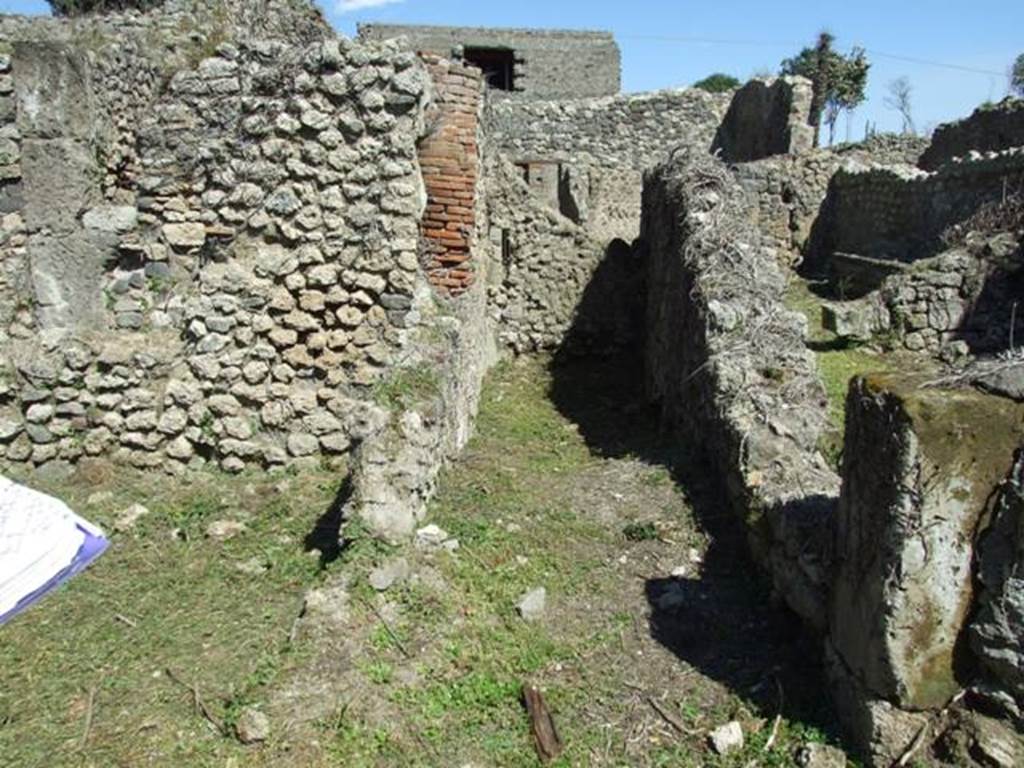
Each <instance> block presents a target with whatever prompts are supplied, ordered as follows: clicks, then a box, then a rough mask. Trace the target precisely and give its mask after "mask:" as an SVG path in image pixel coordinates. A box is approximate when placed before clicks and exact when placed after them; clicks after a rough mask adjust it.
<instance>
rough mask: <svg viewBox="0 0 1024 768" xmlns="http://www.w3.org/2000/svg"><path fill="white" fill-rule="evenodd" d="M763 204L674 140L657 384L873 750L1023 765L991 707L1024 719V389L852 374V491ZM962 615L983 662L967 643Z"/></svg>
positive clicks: (886, 760)
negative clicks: (834, 450)
mask: <svg viewBox="0 0 1024 768" xmlns="http://www.w3.org/2000/svg"><path fill="white" fill-rule="evenodd" d="M755 205H756V201H755V200H753V199H751V198H750V197H749V195H745V194H744V192H743V190H742V187H741V186H740V184H739V183H738V181H737V180H736V179H735V178H734V177H732V176H730V174H729V172H728V171H727V170H726V169H725V168H724V167H722V166H721V165H720V164H719V163H718V162H717V161H715V160H714V159H712V158H709V157H702V156H700V155H698V154H689V155H682V154H681V155H680V156H678V157H677V158H675V159H674V161H673V162H672V163H669V164H667V165H665V166H663V167H661V168H659V169H656V170H655V171H653V172H651V173H649V174H648V175H647V178H646V184H645V190H644V220H643V226H642V244H643V248H644V250H645V252H646V254H647V266H646V271H647V321H646V328H645V335H646V347H645V376H646V380H647V387H648V391H649V393H650V395H651V396H652V397H653V398H654V399H655V400H656V401H657V402H658V403H659V404H660V406H661V409H662V413H663V417H664V421H665V423H666V424H668V425H671V426H672V427H673V428H674V429H675V430H677V433H678V434H679V436H680V439H685V440H687V441H688V442H689V443H691V444H694V445H696V446H698V447H699V448H698V450H699V452H700V454H701V455H702V457H703V458H704V459H705V460H706V461H707V463H708V470H709V474H710V475H711V476H712V477H716V478H718V479H719V482H720V483H721V485H722V492H723V497H724V498H725V499H726V500H727V503H728V505H729V507H730V508H731V510H732V511H733V512H734V513H735V514H736V515H738V516H739V517H740V518H741V519H743V520H744V521H745V523H746V525H747V530H748V534H749V539H750V544H751V549H752V552H753V554H754V556H755V559H756V560H757V561H758V562H759V563H761V565H762V566H763V567H764V568H765V570H766V571H767V573H768V574H769V575H770V576H771V579H772V582H773V584H774V586H775V588H776V590H777V593H778V594H779V596H780V597H782V598H783V599H784V600H785V601H786V602H787V603H788V604H789V606H790V607H791V608H792V609H793V610H794V611H795V612H796V613H797V614H798V615H799V616H801V617H802V618H803V619H804V620H805V621H806V622H807V624H808V625H809V626H810V627H811V628H812V629H813V630H814V631H816V632H817V633H818V634H819V635H820V637H821V639H822V641H823V645H824V652H825V653H824V655H825V660H826V668H827V672H828V679H829V684H830V688H829V690H830V693H831V694H832V697H833V700H834V702H835V704H836V708H837V712H838V714H839V716H840V720H841V722H842V724H843V726H844V728H845V729H846V731H847V734H848V736H849V737H850V743H851V745H852V746H853V747H854V749H855V750H858V751H860V752H861V753H862V754H863V756H864V757H865V758H866V760H867V763H866V764H868V765H872V766H888V765H893V764H895V762H896V761H898V760H900V759H901V758H902V757H903V756H904V755H905V754H906V753H907V752H908V750H909V749H910V748H911V747H912V746H915V745H916V748H917V749H919V751H918V756H919V757H921V758H922V759H925V758H927V757H930V756H932V755H933V750H935V753H936V754H937V753H939V752H943V750H945V752H944V754H946V755H947V757H948V755H950V754H951V752H950V750H952V754H954V756H953V757H952V758H950V759H952V761H953V763H954V764H957V765H994V764H998V765H1007V766H1009V765H1017V764H1019V763H1020V761H1021V760H1022V759H1024V748H1022V745H1021V743H1020V740H1019V737H1018V736H1016V735H1014V733H1013V731H1012V728H1011V727H1010V726H1008V724H1007V723H1006V722H1005V721H1004V722H1000V721H997V720H993V719H991V718H990V717H987V716H985V713H987V714H991V713H993V712H997V711H1002V712H1003V713H1004V716H1005V717H1007V718H1008V719H1009V720H1010V722H1013V720H1014V718H1016V719H1017V722H1024V721H1022V720H1021V718H1020V713H1021V711H1024V710H1022V709H1021V700H1020V693H1021V690H1024V688H1022V686H1021V680H1024V673H1022V672H1021V669H1022V659H1024V653H1022V652H1021V648H1020V643H1019V642H1017V637H1016V635H1017V634H1019V632H1018V630H1019V626H1018V625H1019V624H1020V622H1019V621H1018V619H1019V616H1018V614H1019V613H1020V605H1019V603H1020V600H1019V595H1018V594H1017V593H1018V592H1019V589H1018V586H1019V585H1018V581H1019V579H1018V578H1017V577H1018V576H1019V573H1018V572H1019V571H1020V570H1021V562H1024V554H1022V552H1021V548H1020V546H1019V545H1020V540H1021V537H1020V536H1018V535H1017V533H1018V528H1020V520H1019V519H1018V518H1020V515H1019V514H1018V512H1019V509H1018V507H1019V506H1020V505H1019V503H1018V502H1019V498H1018V497H1019V493H1018V492H1017V491H1019V489H1018V488H1017V486H1018V485H1019V483H1018V482H1017V481H1018V480H1019V477H1017V475H1019V473H1020V468H1019V466H1018V467H1017V469H1016V470H1014V472H1013V473H1011V471H1010V470H1011V465H1012V464H1013V462H1014V453H1015V451H1016V450H1017V448H1018V447H1019V446H1020V445H1021V443H1022V437H1024V412H1022V410H1021V409H1022V406H1021V405H1020V404H1019V403H1015V402H1013V401H1011V400H1008V399H1003V398H1000V397H996V396H993V395H984V394H980V393H977V392H974V391H973V390H969V389H958V390H945V389H938V388H929V387H922V381H921V379H920V377H918V378H917V379H914V378H912V377H911V378H910V380H904V379H905V378H906V377H904V378H901V379H899V380H897V379H895V378H892V379H891V380H890V379H889V378H882V377H877V376H870V377H867V378H863V379H859V380H857V381H855V383H854V384H853V385H852V386H851V390H850V394H849V396H848V401H847V414H848V415H847V428H846V444H845V448H844V453H843V456H844V459H843V476H842V489H841V492H840V483H839V478H838V477H836V476H835V473H834V472H832V471H831V470H830V469H829V468H828V467H827V466H826V465H825V463H824V461H823V460H822V459H821V457H820V455H819V454H818V450H817V441H818V437H819V436H820V435H821V433H822V430H823V429H824V426H825V398H824V396H823V392H822V388H821V383H820V381H819V380H818V378H817V374H816V370H815V363H814V360H813V358H812V357H811V356H810V353H809V352H808V350H807V349H806V346H805V344H804V334H805V330H806V328H805V323H803V322H801V319H800V318H798V317H796V316H794V315H793V314H792V313H789V312H787V311H786V310H785V309H784V307H783V300H782V296H783V292H784V289H785V278H784V276H783V272H782V270H780V268H779V266H778V264H777V261H776V259H775V258H774V253H773V250H772V249H771V248H766V247H765V246H764V245H763V244H762V243H761V242H760V240H759V237H758V233H757V231H756V229H755V228H754V227H753V225H752V224H751V220H752V211H751V209H752V208H753V207H754V206H755ZM955 266H956V269H957V270H959V269H960V268H961V267H960V265H955ZM1018 461H1019V459H1018ZM1006 477H1010V480H1009V482H1006V483H1004V482H1003V481H1004V478H1006ZM1000 494H1001V497H1002V500H1001V501H997V503H996V505H995V507H994V509H995V515H994V516H993V514H992V510H993V507H992V506H991V505H992V501H993V499H998V497H999V496H1000ZM993 520H994V522H993ZM990 525H991V526H993V527H992V528H991V530H992V531H993V533H992V534H990V535H985V533H984V532H985V531H986V530H988V529H989V526H990ZM979 541H981V542H983V543H982V546H981V548H980V549H979V548H978V542H979ZM975 563H978V564H979V565H980V569H981V571H980V573H981V580H980V584H981V586H982V589H981V590H980V591H979V587H978V584H979V582H978V581H977V580H976V578H975V572H974V570H973V569H974V564H975ZM979 605H980V606H981V610H980V611H978V612H976V608H977V607H978V606H979ZM968 635H969V636H970V641H971V648H973V652H974V653H975V654H976V656H977V660H980V661H981V665H982V668H983V669H984V670H985V672H984V674H980V675H979V674H978V671H977V670H978V669H979V667H978V665H977V664H975V663H974V662H973V661H972V660H971V659H970V658H967V657H965V656H964V652H965V650H966V647H967V639H968ZM964 689H967V692H966V694H962V693H961V692H962V691H964ZM979 702H980V704H979V706H982V707H983V708H982V710H981V712H979V711H978V710H977V709H975V708H972V707H974V706H975V704H977V703H979ZM964 740H971V741H970V742H969V743H970V745H971V746H970V748H969V749H968V750H967V751H964V750H961V751H960V752H956V747H955V745H956V744H958V743H961V742H964ZM964 743H966V742H964ZM951 745H952V746H951ZM992 745H998V746H997V747H994V746H992ZM992 750H997V751H992ZM1000 760H1002V762H999V761H1000Z"/></svg>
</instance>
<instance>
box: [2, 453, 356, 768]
mask: <svg viewBox="0 0 1024 768" xmlns="http://www.w3.org/2000/svg"><path fill="white" fill-rule="evenodd" d="M20 479H23V480H24V481H26V482H28V483H30V484H31V485H33V486H35V487H38V488H40V489H41V490H45V491H48V492H51V493H54V494H55V495H57V496H59V497H61V498H63V499H65V500H66V501H67V502H68V503H69V504H70V505H71V506H72V507H73V508H74V509H76V510H79V511H80V512H81V513H82V514H83V515H85V516H87V517H88V518H90V519H92V520H94V521H96V522H97V523H99V524H101V525H102V526H103V527H104V528H106V529H107V530H108V531H109V530H112V524H113V522H114V520H115V519H116V518H117V517H118V515H119V513H120V512H121V511H122V510H124V509H125V508H127V507H128V506H129V505H131V504H133V503H141V504H144V505H145V506H146V507H147V508H148V509H149V510H150V513H149V514H148V515H146V516H144V517H142V518H141V519H140V520H139V521H138V522H137V523H136V525H135V527H134V529H133V530H131V531H130V532H126V533H116V532H115V533H113V534H112V539H113V543H112V546H111V547H110V549H109V550H108V552H107V553H106V554H105V555H104V556H103V557H102V558H101V559H100V560H99V561H97V563H96V564H95V565H94V566H93V567H92V568H90V569H89V570H88V571H87V572H86V573H85V574H83V575H82V576H80V577H79V578H77V579H75V580H73V581H72V582H70V583H69V584H68V585H67V586H65V587H64V588H62V589H61V590H60V591H59V592H57V593H56V594H54V595H52V596H50V597H48V598H47V599H45V600H44V601H43V602H42V603H41V604H39V605H38V606H36V607H34V608H33V609H31V610H30V611H28V612H26V613H25V614H23V615H22V616H19V617H18V618H17V619H15V620H14V621H12V622H11V623H10V624H9V625H7V626H4V627H2V628H0V756H2V758H0V764H3V765H4V766H12V768H13V766H18V767H19V768H20V767H21V766H25V767H26V768H28V767H29V766H97V767H100V766H103V767H106V766H139V765H151V764H152V765H168V766H170V765H221V766H223V765H225V759H226V758H228V757H230V756H232V755H235V757H236V758H237V759H238V760H240V761H241V762H237V763H236V764H238V765H244V764H245V761H244V759H245V754H244V752H242V750H241V748H240V747H239V746H238V745H237V744H235V743H234V742H232V741H229V740H226V739H223V738H221V736H220V735H219V734H217V733H215V732H213V730H212V728H211V726H210V724H209V723H208V722H207V721H206V720H204V719H203V718H202V717H201V716H199V715H197V713H196V706H195V696H196V693H195V692H193V691H192V690H191V688H190V687H191V686H193V685H195V686H196V690H197V691H198V695H199V697H200V698H201V699H202V701H203V703H204V704H205V705H207V706H208V707H209V708H210V710H211V711H212V712H213V713H214V715H215V717H217V718H218V719H219V720H221V721H222V722H224V723H225V724H226V726H227V727H230V725H231V722H232V719H233V717H234V716H236V715H237V712H238V711H239V710H240V708H241V707H242V706H243V705H244V704H245V703H246V702H247V701H249V700H252V699H258V698H259V697H260V695H261V690H262V689H263V688H264V687H265V686H266V685H267V684H268V683H270V682H271V681H272V680H274V679H275V678H276V677H277V676H278V675H279V674H281V673H282V671H284V670H285V669H287V668H288V667H289V665H291V664H301V663H302V659H301V658H299V657H297V656H296V655H295V654H293V653H291V651H290V647H289V643H288V635H289V632H290V629H291V627H292V624H293V623H294V621H295V619H296V617H297V616H298V614H299V611H300V609H301V607H302V596H303V593H304V592H305V590H306V589H307V588H309V587H311V586H313V585H315V584H316V583H318V582H319V581H321V580H322V579H324V578H325V576H326V573H325V572H324V571H323V570H322V569H321V567H320V563H319V560H318V558H317V557H316V555H315V553H314V554H312V555H311V554H310V553H308V552H306V551H305V549H306V547H305V546H304V539H305V537H306V535H307V534H308V533H309V532H310V531H311V530H312V529H313V527H314V525H315V523H316V521H317V518H318V517H319V516H320V515H321V514H322V513H323V512H324V511H325V510H326V509H327V508H328V507H329V506H330V504H331V502H332V500H333V498H334V495H335V494H336V493H337V490H338V485H339V482H338V478H337V475H336V474H334V473H329V472H326V471H310V472H306V473H303V474H302V475H301V476H299V475H289V474H282V475H280V476H276V477H272V478H271V477H265V476H263V477H257V476H252V475H250V476H241V477H225V476H223V475H220V474H215V473H197V474H193V475H189V476H187V477H185V478H181V479H175V478H170V477H165V476H162V475H149V476H147V475H143V474H140V473H136V472H132V471H128V470H125V469H114V468H112V467H110V466H109V465H104V464H93V465H91V466H89V467H87V468H85V469H82V470H80V471H78V472H76V473H75V474H74V475H72V476H71V477H70V478H67V479H49V480H47V479H46V478H38V477H31V476H29V477H25V478H20ZM215 520H237V521H242V522H244V523H245V525H246V526H247V530H246V531H245V532H244V533H242V534H240V535H238V536H236V537H235V538H233V539H231V540H229V541H225V542H218V541H213V540H211V539H208V538H206V537H205V536H204V531H205V529H206V527H207V525H208V524H209V523H210V522H213V521H215ZM174 678H177V680H178V681H177V682H176V681H175V679H174Z"/></svg>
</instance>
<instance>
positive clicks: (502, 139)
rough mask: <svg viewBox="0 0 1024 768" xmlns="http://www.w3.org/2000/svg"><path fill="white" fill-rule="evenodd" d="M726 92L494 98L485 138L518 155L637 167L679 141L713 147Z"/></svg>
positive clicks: (650, 162)
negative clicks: (556, 98) (526, 99)
mask: <svg viewBox="0 0 1024 768" xmlns="http://www.w3.org/2000/svg"><path fill="white" fill-rule="evenodd" d="M730 99H731V94H711V93H708V92H706V91H702V90H700V89H685V90H676V91H655V92H652V93H645V94H634V95H622V96H607V97H603V98H598V99H565V100H561V101H538V102H500V101H499V102H492V103H490V104H489V105H488V110H487V113H486V120H485V125H486V132H487V136H488V140H489V141H490V142H491V143H492V144H493V145H494V147H495V148H496V149H498V150H499V151H501V152H503V153H504V154H506V155H507V156H508V157H510V158H511V159H512V160H513V161H515V162H520V161H529V160H531V159H545V160H555V161H574V160H577V159H578V158H580V156H588V157H589V158H592V159H593V162H596V163H598V164H603V165H609V166H611V165H614V166H618V167H629V168H633V169H634V170H638V171H640V170H643V169H644V168H647V167H650V166H653V165H656V164H657V163H659V162H662V161H663V160H664V159H665V158H666V157H667V156H668V154H669V153H670V152H671V151H672V150H673V149H675V148H676V147H680V146H688V147H701V148H705V149H710V147H711V143H712V141H713V140H714V136H715V131H716V130H717V129H718V126H719V125H720V124H721V122H722V118H723V117H724V115H725V112H726V110H727V109H728V106H729V101H730Z"/></svg>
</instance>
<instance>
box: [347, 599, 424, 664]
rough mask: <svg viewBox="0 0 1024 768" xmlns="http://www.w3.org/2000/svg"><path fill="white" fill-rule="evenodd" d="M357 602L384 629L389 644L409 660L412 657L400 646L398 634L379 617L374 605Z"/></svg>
mask: <svg viewBox="0 0 1024 768" xmlns="http://www.w3.org/2000/svg"><path fill="white" fill-rule="evenodd" d="M359 602H360V603H362V604H363V605H364V606H365V607H366V608H368V609H369V610H370V611H372V612H373V615H374V616H376V617H377V619H378V620H379V621H380V624H381V626H382V627H384V631H385V632H387V633H388V637H390V638H391V642H393V643H394V644H395V647H396V648H397V649H398V650H399V652H400V653H401V654H402V655H403V656H405V658H407V659H411V658H412V656H411V655H410V654H409V651H407V650H406V648H405V646H404V645H402V641H401V640H400V639H399V637H398V634H397V633H396V632H395V630H393V629H392V628H391V625H390V624H388V620H387V619H385V618H384V617H383V616H382V615H381V612H380V611H378V610H377V608H376V606H374V604H373V603H371V602H370V601H369V600H363V599H362V598H359Z"/></svg>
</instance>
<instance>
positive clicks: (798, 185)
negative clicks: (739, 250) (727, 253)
mask: <svg viewBox="0 0 1024 768" xmlns="http://www.w3.org/2000/svg"><path fill="white" fill-rule="evenodd" d="M841 163H842V161H841V160H840V159H839V158H837V157H836V156H835V155H834V154H833V153H831V152H829V151H827V150H814V151H811V152H807V153H804V154H801V155H780V156H775V157H768V158H765V159H762V160H757V161H754V162H749V163H742V164H739V165H736V166H735V167H734V168H733V172H734V174H735V175H736V178H737V180H738V181H739V183H740V185H741V186H742V187H743V188H744V190H746V192H747V193H748V195H750V197H751V199H752V200H753V201H754V202H755V203H756V204H755V205H752V206H751V210H750V214H751V216H752V221H753V223H754V224H755V226H756V227H757V230H758V232H759V233H760V235H761V237H762V238H763V239H764V241H765V243H766V244H767V245H770V246H772V247H774V248H777V249H778V250H779V252H780V256H781V260H782V261H783V262H785V263H787V264H792V263H795V262H797V261H799V260H800V259H801V258H802V254H803V252H804V250H805V248H806V246H807V244H808V241H809V240H810V237H811V232H812V229H813V227H814V223H815V221H817V219H818V216H819V215H820V213H821V206H822V203H823V202H824V201H825V197H826V195H827V194H828V188H829V183H830V182H831V180H832V176H833V175H834V174H835V172H836V170H837V169H838V168H839V166H840V165H841Z"/></svg>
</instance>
